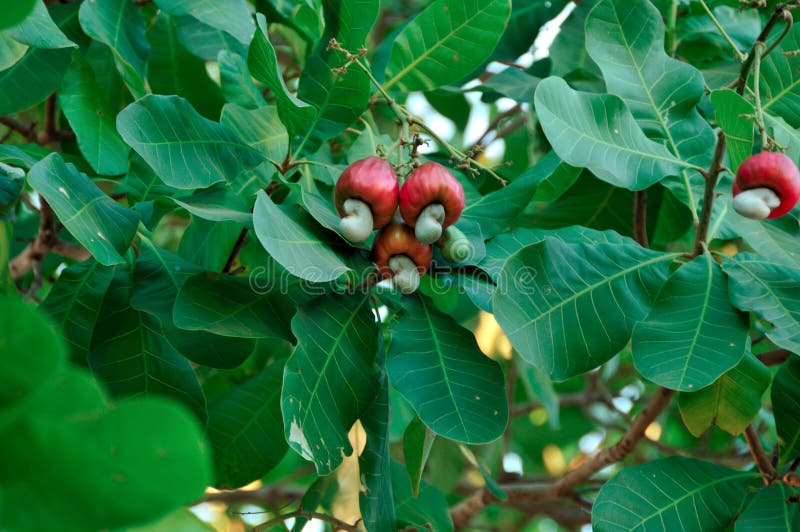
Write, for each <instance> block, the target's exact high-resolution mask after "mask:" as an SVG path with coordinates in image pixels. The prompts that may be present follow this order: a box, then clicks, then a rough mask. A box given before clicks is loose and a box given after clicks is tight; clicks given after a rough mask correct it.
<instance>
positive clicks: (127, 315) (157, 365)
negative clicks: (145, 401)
mask: <svg viewBox="0 0 800 532" xmlns="http://www.w3.org/2000/svg"><path fill="white" fill-rule="evenodd" d="M131 292H132V282H131V278H130V272H129V271H128V269H127V268H122V267H120V268H117V269H116V271H115V276H114V280H113V281H112V283H111V286H110V287H109V289H108V292H107V293H106V297H105V299H104V300H103V306H102V307H101V309H100V319H98V320H97V324H96V325H95V331H94V335H93V336H92V345H91V349H90V354H89V367H91V368H92V372H93V373H94V374H95V375H96V376H97V377H98V378H99V379H100V380H102V381H103V382H104V383H105V385H106V386H107V387H108V389H109V391H110V392H111V394H112V395H114V396H115V397H125V396H139V395H144V396H151V395H155V396H161V397H163V396H167V397H171V398H174V399H177V400H178V401H181V402H183V403H184V404H185V405H186V406H188V407H189V408H191V409H192V410H193V411H194V412H195V413H196V414H197V415H198V417H199V418H200V419H204V418H205V412H206V404H205V397H204V396H203V391H202V390H201V389H200V383H199V382H198V381H197V376H196V375H195V373H194V370H193V369H192V366H191V364H189V361H188V360H186V359H185V358H183V357H182V356H181V355H180V354H179V353H178V352H177V351H175V349H173V348H172V346H170V345H169V343H167V341H166V339H165V338H164V336H163V333H162V331H161V323H160V322H159V321H158V319H156V318H155V317H153V316H151V315H150V314H147V313H144V312H139V311H137V310H136V309H134V308H133V307H132V306H131V304H130V300H131Z"/></svg>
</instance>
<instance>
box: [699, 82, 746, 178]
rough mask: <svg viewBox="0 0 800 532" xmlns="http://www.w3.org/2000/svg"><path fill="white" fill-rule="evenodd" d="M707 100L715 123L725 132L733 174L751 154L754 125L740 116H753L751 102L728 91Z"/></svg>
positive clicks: (714, 94) (720, 92) (718, 91)
mask: <svg viewBox="0 0 800 532" xmlns="http://www.w3.org/2000/svg"><path fill="white" fill-rule="evenodd" d="M709 98H710V99H711V103H712V104H713V105H714V113H715V116H716V118H717V123H718V124H719V127H720V128H721V129H722V131H724V132H725V140H726V141H727V147H728V157H729V159H730V168H731V171H732V172H734V173H735V172H736V170H738V169H739V165H740V164H742V161H744V160H745V159H747V158H748V157H750V155H752V153H753V138H754V136H755V127H754V126H755V124H754V123H753V122H752V121H751V120H746V119H743V118H742V116H744V115H753V114H754V113H755V109H754V107H753V104H752V103H751V102H749V101H748V100H746V99H745V98H744V97H743V96H739V95H738V94H737V93H736V92H734V91H732V90H730V89H724V90H717V91H714V92H712V93H711V95H710V96H709Z"/></svg>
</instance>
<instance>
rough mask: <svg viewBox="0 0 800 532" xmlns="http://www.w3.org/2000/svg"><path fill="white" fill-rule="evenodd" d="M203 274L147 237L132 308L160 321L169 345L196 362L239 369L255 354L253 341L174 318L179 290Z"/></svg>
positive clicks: (136, 271) (139, 260) (136, 268)
mask: <svg viewBox="0 0 800 532" xmlns="http://www.w3.org/2000/svg"><path fill="white" fill-rule="evenodd" d="M201 271H202V269H201V268H199V267H198V266H195V265H194V264H192V263H190V262H188V261H185V260H183V259H182V258H180V257H178V256H177V255H173V254H172V253H169V252H167V251H165V250H163V249H161V248H160V247H158V246H156V245H155V244H154V243H153V242H152V241H150V240H149V239H146V238H143V239H142V247H141V251H140V253H139V256H138V257H136V263H135V264H134V270H133V292H132V295H131V306H132V307H133V308H135V309H136V310H140V311H142V312H147V313H149V314H152V315H153V316H155V317H156V318H158V319H159V321H160V322H161V327H162V330H163V332H164V336H165V337H166V339H167V341H168V342H169V344H170V345H171V346H172V347H174V348H175V349H176V350H177V351H178V352H179V353H181V354H182V355H183V356H185V357H186V358H188V359H189V360H191V361H192V362H195V363H197V364H203V365H206V366H212V367H215V368H232V367H236V366H238V365H239V364H241V363H242V362H243V361H244V360H245V359H246V358H247V357H248V356H249V355H250V353H252V351H253V349H254V347H255V342H254V341H253V340H251V339H246V338H231V337H228V336H220V335H216V334H213V333H210V332H207V331H187V330H185V329H179V328H178V327H177V326H176V325H175V322H174V320H173V318H172V307H173V305H174V303H175V300H176V298H177V297H178V291H179V290H180V289H181V287H182V286H183V285H184V283H185V282H186V281H187V279H189V278H190V277H192V276H193V275H196V274H198V273H200V272H201Z"/></svg>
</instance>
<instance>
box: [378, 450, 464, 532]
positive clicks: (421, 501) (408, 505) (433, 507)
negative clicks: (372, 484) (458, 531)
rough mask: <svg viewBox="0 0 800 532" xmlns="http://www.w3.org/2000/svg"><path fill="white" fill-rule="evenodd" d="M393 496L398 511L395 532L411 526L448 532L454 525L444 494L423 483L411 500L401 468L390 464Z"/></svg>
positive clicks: (393, 463) (406, 480) (398, 465)
mask: <svg viewBox="0 0 800 532" xmlns="http://www.w3.org/2000/svg"><path fill="white" fill-rule="evenodd" d="M391 469H392V494H393V495H394V506H395V510H396V511H397V528H398V529H402V528H405V527H407V526H413V527H416V528H417V529H418V530H419V529H429V530H436V531H437V532H450V531H452V530H453V521H452V520H451V519H450V512H449V511H448V506H447V499H446V498H445V496H444V494H443V493H442V492H441V491H439V490H437V489H436V488H434V487H433V486H431V485H430V484H428V483H427V482H425V481H423V482H422V484H421V485H420V490H419V496H418V497H414V494H413V493H412V492H411V483H410V482H409V480H408V474H407V473H406V471H405V468H404V467H403V464H401V463H399V462H397V461H395V460H392V467H391Z"/></svg>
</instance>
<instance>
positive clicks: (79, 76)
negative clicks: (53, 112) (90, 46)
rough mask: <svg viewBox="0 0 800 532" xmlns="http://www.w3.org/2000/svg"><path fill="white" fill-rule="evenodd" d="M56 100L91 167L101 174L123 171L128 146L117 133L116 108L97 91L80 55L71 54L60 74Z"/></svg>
mask: <svg viewBox="0 0 800 532" xmlns="http://www.w3.org/2000/svg"><path fill="white" fill-rule="evenodd" d="M58 102H59V103H60V104H61V110H62V111H63V112H64V115H66V117H67V120H69V123H70V126H71V127H72V130H73V131H75V136H76V137H78V147H79V148H80V150H81V153H82V154H83V156H84V157H85V158H86V161H87V162H88V163H89V164H90V165H91V166H92V169H93V170H94V171H95V172H97V173H98V174H104V175H120V174H124V173H126V172H127V171H128V155H129V154H130V151H131V149H130V147H128V145H127V144H125V141H123V140H122V137H120V136H119V133H117V126H116V122H115V117H116V111H115V110H114V109H113V108H112V107H111V105H109V103H108V101H107V99H106V96H105V95H104V94H101V92H100V87H99V86H98V85H97V82H96V81H95V76H94V72H92V68H91V67H90V66H89V64H88V63H87V62H86V61H85V60H84V59H83V57H81V56H80V55H76V56H75V57H74V58H73V60H72V66H71V67H70V69H69V70H68V71H67V74H66V75H65V76H64V82H63V84H62V86H61V92H60V93H59V99H58Z"/></svg>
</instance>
